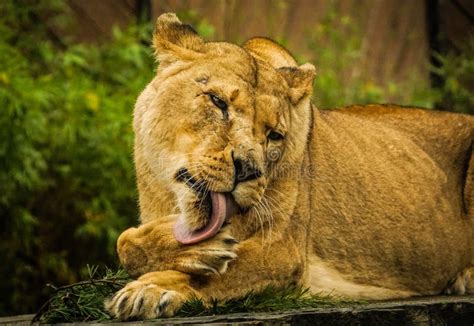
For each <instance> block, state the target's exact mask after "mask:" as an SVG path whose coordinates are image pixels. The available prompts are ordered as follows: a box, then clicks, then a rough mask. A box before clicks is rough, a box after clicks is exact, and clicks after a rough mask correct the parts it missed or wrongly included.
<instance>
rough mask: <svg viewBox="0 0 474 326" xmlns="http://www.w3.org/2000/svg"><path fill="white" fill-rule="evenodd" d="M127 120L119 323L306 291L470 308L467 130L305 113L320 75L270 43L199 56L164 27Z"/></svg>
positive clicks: (193, 40)
mask: <svg viewBox="0 0 474 326" xmlns="http://www.w3.org/2000/svg"><path fill="white" fill-rule="evenodd" d="M153 43H154V47H155V49H156V55H157V59H158V61H159V62H160V64H159V68H158V71H157V74H156V77H155V78H154V79H153V80H152V81H151V83H150V84H149V85H148V86H147V87H146V89H145V90H144V91H143V93H142V94H141V95H140V97H139V98H138V101H137V103H136V107H135V113H134V130H135V133H136V138H135V162H136V169H137V181H138V189H139V194H140V209H141V221H142V224H141V226H139V227H138V228H131V229H129V230H127V231H125V232H124V233H123V234H122V235H121V236H120V238H119V240H118V253H119V257H120V261H121V262H122V264H123V266H125V268H126V269H127V271H128V272H129V273H130V274H131V275H132V276H135V277H139V278H138V279H137V280H135V281H133V282H130V283H129V284H127V285H126V286H125V287H124V288H123V289H122V290H120V291H119V292H118V293H117V294H116V295H115V296H114V297H113V298H111V299H110V300H108V301H107V303H106V307H107V309H108V311H109V312H110V313H111V314H112V315H113V316H116V317H118V318H120V319H128V318H155V317H159V316H172V315H173V314H174V313H175V312H176V311H177V309H179V307H180V306H181V305H182V303H183V302H184V301H185V300H186V299H188V298H190V297H192V296H197V297H199V298H202V299H203V300H207V299H209V298H211V297H213V298H217V299H225V298H231V297H235V296H239V295H242V294H244V293H246V292H248V291H249V290H255V289H260V288H263V287H265V286H269V285H272V286H277V287H285V286H290V285H301V286H305V287H310V288H311V289H312V290H314V291H317V292H323V293H332V294H336V295H341V296H345V297H348V298H362V299H389V298H405V297H410V296H419V295H434V294H440V293H443V292H445V293H457V294H462V293H474V268H473V267H474V250H473V244H474V234H473V231H474V207H473V204H474V158H473V157H474V156H473V149H472V144H473V136H474V118H473V117H471V116H466V115H459V114H450V113H443V112H435V111H427V110H421V109H414V108H401V107H398V106H393V105H368V106H352V107H348V108H343V109H339V110H334V111H320V110H318V109H316V108H315V107H314V106H312V105H311V103H310V97H311V91H312V82H313V78H314V76H315V68H314V67H313V66H312V65H311V64H304V65H302V66H298V65H297V64H296V62H295V60H294V58H293V57H292V56H291V55H290V54H289V53H288V52H287V51H286V50H285V49H283V48H282V47H280V46H279V45H277V44H276V43H274V42H273V41H271V40H267V39H261V38H257V39H252V40H250V41H248V42H247V43H246V44H245V45H244V46H243V47H239V46H236V45H233V44H229V43H224V42H205V41H204V40H203V39H202V38H201V37H199V36H198V35H197V34H196V33H195V32H194V30H193V29H192V28H190V27H189V26H188V25H184V24H182V23H181V22H180V21H179V20H178V19H177V17H176V16H175V15H174V14H164V15H162V16H160V17H159V18H158V20H157V24H156V32H155V35H154V39H153Z"/></svg>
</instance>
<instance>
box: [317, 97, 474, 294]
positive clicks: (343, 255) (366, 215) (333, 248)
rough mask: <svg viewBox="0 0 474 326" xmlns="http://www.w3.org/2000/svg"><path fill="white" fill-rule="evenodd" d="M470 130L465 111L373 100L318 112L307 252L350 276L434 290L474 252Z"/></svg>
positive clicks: (472, 122)
mask: <svg viewBox="0 0 474 326" xmlns="http://www.w3.org/2000/svg"><path fill="white" fill-rule="evenodd" d="M473 138H474V118H473V117H470V116H462V115H455V114H450V113H443V112H431V111H427V110H420V109H407V108H401V107H397V106H381V105H370V106H365V107H364V106H359V107H350V108H345V109H340V110H335V111H319V112H317V115H316V118H315V126H314V129H313V135H312V139H311V140H312V142H311V147H310V151H311V155H310V156H311V159H312V164H313V166H314V167H315V173H314V178H313V179H312V182H313V183H312V194H313V196H312V197H311V203H312V206H311V216H312V218H311V241H312V249H313V252H314V254H315V256H316V257H318V259H319V260H320V261H323V262H324V263H325V264H327V265H329V266H331V267H332V268H333V269H335V270H336V271H337V272H339V273H340V274H341V275H343V276H344V278H345V279H347V280H348V281H352V282H353V283H357V284H365V285H372V286H378V287H384V288H388V289H393V290H404V291H407V292H411V293H414V294H421V295H428V294H437V293H441V292H442V290H443V289H444V288H445V287H446V285H447V283H448V281H449V280H450V279H452V278H453V277H454V276H455V275H456V274H457V273H458V272H460V271H461V270H462V269H464V268H466V267H468V266H470V264H472V262H473V260H474V250H473V248H474V233H473V232H474V231H473V230H474V216H473V213H472V210H471V209H470V206H471V205H472V201H473V199H474V198H473V197H472V189H471V188H470V187H472V186H471V185H469V184H466V183H467V182H466V181H467V180H469V179H470V178H471V179H472V178H473V173H474V171H473V167H472V166H471V168H470V170H469V171H468V166H469V162H470V160H471V156H472V140H473ZM471 164H472V162H471ZM468 173H469V174H468ZM323 217H324V218H323ZM328 217H329V218H328ZM312 277H314V278H316V280H313V284H315V285H316V287H317V288H318V287H319V288H321V287H322V286H323V284H322V282H321V280H318V278H320V276H319V275H313V276H312ZM328 290H329V289H328ZM337 291H338V292H340V293H341V294H347V295H350V294H351V292H350V291H349V290H345V288H344V287H341V288H340V289H338V290H337ZM352 295H357V294H356V293H353V294H352ZM362 296H363V297H369V298H370V297H373V295H370V293H369V294H364V295H362Z"/></svg>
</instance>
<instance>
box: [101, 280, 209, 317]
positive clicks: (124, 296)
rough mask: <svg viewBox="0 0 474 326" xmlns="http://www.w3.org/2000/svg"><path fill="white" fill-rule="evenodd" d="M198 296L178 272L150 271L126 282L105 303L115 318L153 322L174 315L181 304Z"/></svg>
mask: <svg viewBox="0 0 474 326" xmlns="http://www.w3.org/2000/svg"><path fill="white" fill-rule="evenodd" d="M192 297H200V294H199V293H198V292H197V291H195V290H194V289H193V288H192V287H191V286H190V276H189V275H187V274H184V273H181V272H177V271H161V272H151V273H147V274H145V275H142V276H141V277H140V278H138V279H137V280H136V281H132V282H130V283H128V284H127V285H126V286H125V287H124V288H123V289H121V290H120V291H118V292H117V293H116V294H115V295H114V296H113V297H112V298H111V299H109V300H107V301H106V302H105V307H106V309H107V311H108V312H109V313H110V314H111V315H112V316H113V317H115V318H118V319H121V320H127V319H131V318H133V319H153V318H158V317H169V316H173V315H174V314H175V312H176V311H177V310H178V309H179V308H180V307H181V306H182V304H183V303H184V302H185V301H186V300H188V299H190V298H192Z"/></svg>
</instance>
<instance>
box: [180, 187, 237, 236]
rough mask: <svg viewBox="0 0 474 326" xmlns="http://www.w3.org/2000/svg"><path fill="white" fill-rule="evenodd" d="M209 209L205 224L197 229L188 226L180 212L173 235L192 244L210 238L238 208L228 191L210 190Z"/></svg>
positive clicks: (185, 218) (184, 216) (185, 217)
mask: <svg viewBox="0 0 474 326" xmlns="http://www.w3.org/2000/svg"><path fill="white" fill-rule="evenodd" d="M209 195H210V199H211V210H210V214H209V217H208V219H207V222H206V223H205V225H204V226H203V227H201V228H199V229H197V230H192V229H190V228H189V223H188V220H187V219H188V218H189V217H187V216H186V215H184V214H181V215H180V216H179V217H178V221H177V222H176V224H175V226H174V236H175V238H176V240H177V241H178V242H180V243H182V244H193V243H198V242H201V241H204V240H206V239H209V238H212V237H213V236H214V235H216V234H217V233H218V232H219V230H220V229H221V228H222V225H224V222H225V221H226V220H228V219H229V218H230V217H231V216H232V215H234V214H236V213H237V212H238V211H239V209H238V205H237V204H236V202H235V200H234V199H233V196H232V195H231V194H229V193H222V192H213V191H211V192H210V194H209Z"/></svg>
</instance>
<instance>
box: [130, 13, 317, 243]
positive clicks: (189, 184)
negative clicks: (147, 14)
mask: <svg viewBox="0 0 474 326" xmlns="http://www.w3.org/2000/svg"><path fill="white" fill-rule="evenodd" d="M153 44H154V48H155V51H156V56H157V59H158V61H159V68H158V70H157V75H156V77H155V79H154V80H153V81H152V82H151V83H150V85H149V86H148V88H147V89H146V90H145V92H144V94H142V96H141V100H140V99H139V101H138V102H137V106H136V109H135V121H134V127H135V132H136V149H135V155H136V160H137V170H138V171H137V172H138V173H137V176H138V179H139V180H138V181H139V185H140V181H141V180H140V178H147V180H146V181H142V187H141V189H139V190H140V197H141V201H142V198H144V197H146V196H142V192H146V191H152V190H151V188H153V187H161V188H164V189H166V191H168V192H169V193H171V194H173V196H172V198H173V200H174V201H175V204H176V206H177V207H176V212H178V213H179V216H180V217H179V219H178V221H177V223H176V227H175V235H176V238H177V240H178V241H180V242H182V243H195V242H199V241H202V240H204V239H207V238H209V237H211V236H213V235H214V234H215V233H216V232H217V231H218V230H219V229H220V227H221V226H222V224H223V223H224V221H225V220H226V218H228V217H229V216H230V215H232V214H234V213H237V212H240V213H241V215H242V216H245V215H247V214H249V213H250V212H252V210H259V209H260V210H261V209H264V208H263V206H262V204H261V203H262V200H263V198H264V196H265V194H266V193H267V192H268V190H269V189H270V188H271V187H272V186H271V185H272V184H273V183H275V182H276V181H278V180H279V179H282V178H284V177H283V176H282V175H281V173H278V171H279V169H280V168H281V167H282V166H286V167H292V168H298V166H300V165H301V162H302V159H303V151H304V146H305V143H306V137H307V134H308V130H309V120H310V106H309V97H310V93H311V84H312V80H313V77H314V67H313V66H311V65H303V66H301V67H298V66H297V65H296V63H295V61H294V59H293V58H292V57H291V56H290V55H289V54H288V52H286V50H284V49H283V48H281V47H279V46H278V45H276V44H275V43H273V42H272V41H270V40H265V39H254V40H251V41H249V42H247V43H246V45H245V46H244V47H239V46H237V45H234V44H230V43H224V42H205V41H204V40H203V39H202V38H201V37H199V35H197V34H196V32H195V31H194V30H193V29H192V28H191V27H190V26H188V25H184V24H182V23H181V22H180V21H179V20H178V18H177V17H176V16H175V15H174V14H164V15H161V16H160V17H159V18H158V20H157V24H156V31H155V35H154V39H153ZM139 161H140V162H139ZM142 161H143V162H142ZM140 169H141V170H142V171H140ZM293 177H294V176H293ZM143 185H145V186H143ZM149 200H159V198H155V199H153V198H151V199H149ZM141 204H142V203H141ZM143 208H144V207H143V205H142V210H143ZM261 214H264V213H261ZM261 214H260V215H261Z"/></svg>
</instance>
